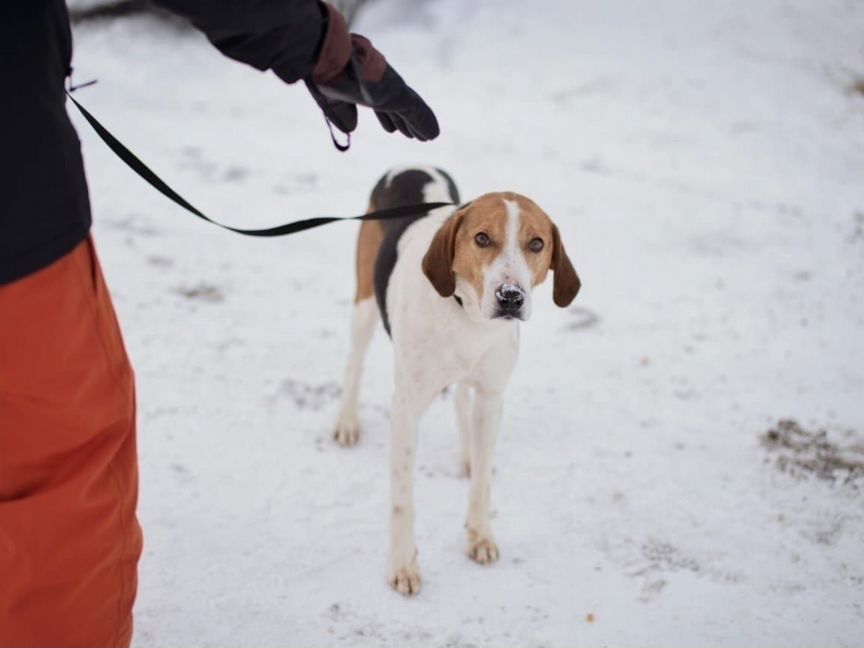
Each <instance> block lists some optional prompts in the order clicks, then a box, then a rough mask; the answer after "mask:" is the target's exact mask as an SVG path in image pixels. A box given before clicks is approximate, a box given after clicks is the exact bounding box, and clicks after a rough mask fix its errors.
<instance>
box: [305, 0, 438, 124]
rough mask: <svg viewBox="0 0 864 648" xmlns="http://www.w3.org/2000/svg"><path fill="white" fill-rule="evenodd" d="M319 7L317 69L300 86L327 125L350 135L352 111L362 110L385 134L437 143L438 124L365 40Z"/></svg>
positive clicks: (336, 15)
mask: <svg viewBox="0 0 864 648" xmlns="http://www.w3.org/2000/svg"><path fill="white" fill-rule="evenodd" d="M322 5H323V7H324V8H325V9H326V12H327V25H326V30H327V31H326V33H325V36H324V41H323V43H322V46H321V53H320V55H319V59H318V63H317V64H316V66H315V69H314V70H313V72H312V74H311V76H310V77H308V78H307V79H306V80H305V81H306V87H307V88H309V92H310V93H311V94H312V96H313V97H314V99H315V101H316V102H317V103H318V106H319V107H320V108H321V110H322V111H324V115H325V116H326V117H327V119H328V120H329V121H330V122H331V123H332V124H333V125H334V126H336V128H338V129H339V130H341V131H342V132H343V133H346V134H347V133H351V132H352V131H353V130H354V129H355V128H356V127H357V106H358V105H359V106H367V107H369V108H372V109H373V110H374V111H375V114H376V116H377V117H378V121H379V122H381V126H383V127H384V130H386V131H387V132H388V133H392V132H395V131H397V130H398V131H399V132H400V133H402V134H403V135H405V136H406V137H411V138H416V139H418V140H420V141H426V140H431V139H435V138H436V137H438V133H439V132H440V130H439V128H438V120H437V119H435V114H434V113H433V112H432V109H431V108H429V106H428V105H426V102H424V101H423V99H421V98H420V96H419V95H418V94H417V93H416V92H414V91H413V90H412V89H411V88H410V87H408V85H407V84H406V83H405V81H403V80H402V77H401V76H399V74H398V73H397V72H396V70H394V69H393V68H392V67H391V66H390V65H388V64H387V61H386V60H385V59H384V56H383V55H382V54H381V53H380V52H379V51H378V50H376V49H375V48H374V47H373V46H372V44H371V43H370V42H369V41H368V40H367V39H366V38H364V37H363V36H359V35H357V34H350V35H349V34H348V28H347V26H346V24H345V19H344V18H343V17H342V14H340V13H339V12H338V11H337V10H336V9H335V8H334V7H332V6H331V5H329V4H327V3H322Z"/></svg>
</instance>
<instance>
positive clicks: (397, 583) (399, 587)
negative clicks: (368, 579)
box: [390, 565, 420, 596]
mask: <svg viewBox="0 0 864 648" xmlns="http://www.w3.org/2000/svg"><path fill="white" fill-rule="evenodd" d="M390 585H391V586H392V587H393V589H395V590H396V591H397V592H399V593H400V594H401V595H402V596H414V595H415V594H417V593H418V592H419V591H420V570H419V569H417V565H409V566H408V567H402V568H400V569H396V570H394V572H393V574H392V575H391V576H390Z"/></svg>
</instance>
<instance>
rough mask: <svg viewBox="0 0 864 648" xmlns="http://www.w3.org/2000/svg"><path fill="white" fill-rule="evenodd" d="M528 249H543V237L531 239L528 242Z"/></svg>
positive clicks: (534, 250)
mask: <svg viewBox="0 0 864 648" xmlns="http://www.w3.org/2000/svg"><path fill="white" fill-rule="evenodd" d="M528 249H529V250H531V251H532V252H539V251H540V250H542V249H543V239H541V238H535V239H531V241H530V242H529V243H528Z"/></svg>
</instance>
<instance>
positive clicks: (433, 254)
mask: <svg viewBox="0 0 864 648" xmlns="http://www.w3.org/2000/svg"><path fill="white" fill-rule="evenodd" d="M462 216H463V211H457V212H456V213H455V214H453V215H452V216H451V217H450V218H448V219H447V220H446V221H444V224H443V225H442V226H441V227H440V228H439V229H438V231H437V232H435V237H434V238H433V239H432V243H430V244H429V249H428V250H426V254H425V256H424V257H423V274H425V275H426V278H427V279H429V281H430V282H431V283H432V285H433V286H434V287H435V290H436V291H438V294H439V295H441V296H442V297H451V296H452V295H453V293H454V292H456V275H455V274H454V273H453V257H454V256H455V254H456V233H457V232H458V231H459V225H461V224H462Z"/></svg>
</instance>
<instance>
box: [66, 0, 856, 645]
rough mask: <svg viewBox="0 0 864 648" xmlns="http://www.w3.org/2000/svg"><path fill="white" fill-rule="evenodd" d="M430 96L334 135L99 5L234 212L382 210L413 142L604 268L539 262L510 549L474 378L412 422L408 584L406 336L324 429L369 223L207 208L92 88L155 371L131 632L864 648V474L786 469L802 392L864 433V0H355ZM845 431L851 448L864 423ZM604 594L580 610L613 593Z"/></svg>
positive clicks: (137, 78) (82, 28)
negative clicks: (474, 428)
mask: <svg viewBox="0 0 864 648" xmlns="http://www.w3.org/2000/svg"><path fill="white" fill-rule="evenodd" d="M356 29H357V31H360V32H362V33H364V34H366V35H368V36H370V37H371V38H372V39H373V42H375V43H376V45H377V46H378V47H379V48H380V49H381V50H382V51H383V52H384V53H385V54H386V55H387V57H388V59H389V60H390V61H391V62H392V63H393V64H394V66H395V67H396V69H397V70H398V71H399V72H400V73H401V74H402V75H403V76H404V77H405V78H406V79H407V80H408V81H409V83H411V84H412V85H413V86H414V87H415V88H416V89H417V90H418V91H419V92H420V93H421V95H423V96H424V97H426V98H427V99H428V100H429V102H430V104H431V105H432V106H433V107H434V108H435V109H436V111H437V113H438V115H439V117H440V121H441V124H442V131H443V134H442V136H441V137H440V138H439V139H438V140H437V141H435V142H433V143H428V144H418V143H416V142H411V141H407V140H404V139H399V138H398V137H394V136H391V135H388V134H386V133H384V132H383V130H381V129H380V127H379V126H378V124H377V122H376V120H375V119H374V117H373V116H372V115H370V114H368V113H364V114H362V115H361V124H360V128H359V131H358V132H357V134H356V136H355V138H354V145H353V148H352V150H351V151H350V153H348V154H339V153H337V152H336V151H335V150H334V149H333V147H332V145H331V144H330V141H329V136H328V134H327V132H326V129H325V126H324V124H323V121H322V119H321V116H320V114H319V113H318V111H317V108H316V106H315V104H314V102H313V101H312V100H311V98H310V97H308V96H307V93H306V91H305V89H304V88H303V87H302V86H295V87H286V86H284V85H282V84H281V83H280V82H278V81H277V80H276V79H275V77H273V76H272V75H269V74H261V73H258V72H256V71H254V70H252V69H250V68H246V67H244V66H242V65H239V64H236V63H233V62H230V61H227V60H225V59H224V58H222V57H221V55H219V54H218V52H216V51H215V50H214V49H213V48H212V47H210V46H209V45H208V44H207V43H206V41H205V40H204V39H203V38H202V37H201V36H200V35H198V34H197V33H195V32H182V31H178V30H177V29H176V28H175V27H165V26H163V25H161V24H159V23H156V22H153V21H151V20H149V19H146V18H136V19H128V20H123V21H115V22H104V21H102V22H98V23H93V24H90V25H88V24H82V25H78V26H76V33H75V37H76V55H75V67H76V80H77V82H79V83H80V82H82V81H85V80H87V79H90V78H93V77H98V79H99V84H98V85H96V86H94V87H92V88H90V89H87V90H82V91H81V92H79V93H78V98H79V100H80V101H82V102H83V103H84V105H85V106H87V107H88V108H89V109H90V110H91V111H92V112H93V113H94V114H95V115H96V116H97V117H99V118H100V119H102V120H103V122H104V123H105V125H106V126H108V128H110V129H112V130H113V131H114V132H115V134H116V135H117V136H118V137H120V139H121V140H123V141H124V142H125V143H126V144H127V145H129V146H130V147H131V148H132V149H133V150H134V151H136V153H138V154H139V155H140V156H141V157H142V158H143V159H144V160H145V161H146V162H147V163H149V164H150V165H151V166H152V167H153V168H154V169H155V170H156V171H157V172H159V173H161V174H162V175H163V176H164V177H165V179H166V180H168V181H169V183H171V184H172V185H173V186H175V188H177V189H178V190H180V192H181V193H182V194H183V195H184V196H185V197H186V198H188V199H189V200H190V201H191V202H192V203H193V204H195V205H196V206H198V207H199V208H201V209H203V210H205V211H206V212H207V213H209V214H211V215H212V216H214V217H216V218H218V219H222V220H223V221H224V222H226V223H230V224H233V225H235V226H240V227H256V226H262V227H263V226H268V225H275V224H278V223H281V222H284V221H287V220H291V219H295V218H304V217H308V216H312V215H324V214H327V215H331V214H335V215H349V214H355V213H360V212H362V211H364V210H365V208H366V204H367V200H368V194H369V192H370V191H371V188H372V187H373V185H374V184H375V182H376V181H377V179H378V178H379V177H380V175H381V174H383V173H384V172H385V171H386V170H387V169H388V168H390V167H393V166H396V165H401V164H413V163H422V164H431V165H437V166H440V167H442V168H444V169H445V170H447V171H448V172H449V173H450V174H451V175H453V177H454V178H455V180H456V182H457V184H458V186H459V188H460V191H461V193H462V197H463V200H469V199H470V198H472V197H474V196H477V195H479V194H482V193H485V192H487V191H492V190H514V191H519V192H522V193H524V194H526V195H528V196H530V197H532V198H533V199H535V200H536V201H537V202H538V203H539V204H540V205H541V206H543V207H544V208H545V209H546V210H547V211H548V213H549V214H551V215H552V217H553V218H554V219H555V220H556V221H557V223H558V225H559V228H560V229H561V232H562V236H563V239H564V241H565V243H566V245H567V248H568V251H569V252H570V256H571V258H572V259H573V261H574V264H575V266H576V268H577V270H578V271H579V273H580V276H581V278H582V281H583V289H582V292H581V293H580V295H579V296H578V297H577V299H576V302H575V303H574V305H573V306H572V307H571V308H570V309H568V310H566V311H565V310H560V309H557V308H555V307H554V305H553V304H552V301H551V288H550V285H548V284H549V283H551V282H547V285H544V286H543V287H541V288H540V289H539V292H540V294H539V295H538V296H537V298H536V299H535V312H534V314H533V316H532V318H531V320H530V321H529V322H527V323H525V324H523V325H522V326H521V328H522V352H521V358H520V361H519V364H518V366H517V369H516V373H515V375H514V378H513V380H512V382H511V385H510V388H509V390H508V394H507V405H506V411H505V417H504V427H503V431H502V434H501V436H500V439H499V444H498V449H497V451H496V455H495V464H496V473H495V477H494V483H493V490H492V499H493V506H494V510H495V518H494V521H493V523H494V528H495V532H496V538H497V540H498V543H499V546H500V548H501V552H502V557H501V560H500V562H499V563H497V564H496V565H494V566H491V567H481V566H479V565H476V564H473V563H472V562H471V561H470V560H469V559H468V558H467V557H466V556H465V554H464V549H465V538H464V530H463V529H462V522H463V518H464V513H465V510H466V506H467V483H466V482H465V481H464V480H462V479H459V477H458V472H459V470H458V469H459V466H458V437H457V433H456V428H455V414H454V412H453V402H452V395H445V396H444V397H442V398H441V399H440V400H439V401H438V402H436V403H435V404H434V405H433V407H432V408H431V410H430V411H429V413H428V415H427V416H426V417H425V419H424V421H423V423H422V426H421V439H420V454H419V462H418V463H419V466H418V470H417V480H416V491H417V515H418V517H417V539H418V545H419V550H420V556H419V558H420V565H421V569H422V572H423V577H424V585H423V590H422V592H421V593H420V595H419V597H417V598H416V599H411V600H407V599H402V598H401V597H400V596H398V595H397V594H395V593H394V592H392V591H391V590H390V589H389V587H388V586H387V584H386V548H387V537H388V534H387V511H388V502H387V498H388V483H387V468H386V465H387V436H388V431H387V430H388V428H387V419H388V416H387V408H388V402H389V398H390V394H391V389H392V372H391V366H390V363H391V350H390V344H389V340H388V339H387V337H386V336H385V335H383V334H380V333H379V334H378V335H377V337H376V339H375V341H374V342H373V345H372V348H371V351H370V354H369V358H368V363H367V372H366V374H365V378H364V381H363V386H362V391H361V402H362V406H361V412H360V414H361V422H362V424H363V426H364V430H363V436H362V438H361V442H360V445H359V446H357V447H356V448H352V449H350V450H345V449H341V448H339V447H338V446H336V445H335V444H334V443H333V442H332V441H331V439H330V436H329V435H330V431H331V425H332V424H333V422H334V421H335V417H336V413H337V405H338V394H339V388H340V387H339V385H340V381H341V377H342V372H343V368H344V364H343V363H344V361H345V356H346V353H347V342H348V317H349V312H350V303H351V298H352V290H353V285H352V281H353V245H354V237H355V235H356V229H357V227H356V225H355V224H336V225H331V226H328V227H326V228H322V229H320V230H315V231H312V232H307V233H304V234H301V235H298V236H296V237H289V238H286V239H274V240H256V239H250V238H244V237H241V236H237V235H235V234H232V233H230V232H226V231H223V230H220V229H218V228H215V227H212V226H210V225H208V224H206V223H201V222H200V221H197V220H196V219H194V218H192V217H190V216H189V215H187V214H186V213H184V212H182V211H181V210H180V209H179V208H177V207H175V206H174V205H173V204H171V203H169V202H168V201H166V200H165V199H164V198H163V197H162V196H160V195H159V194H157V193H156V192H155V191H154V190H153V189H151V188H150V187H149V186H148V185H146V184H144V183H143V182H142V181H140V180H139V179H138V178H137V177H135V176H133V175H132V174H131V173H130V172H129V171H128V170H127V169H126V168H125V167H123V166H122V163H120V162H119V161H118V160H116V159H115V158H114V157H113V155H112V154H111V153H110V152H109V151H108V150H107V149H106V148H105V147H104V146H103V145H102V143H101V142H100V141H99V140H98V139H97V138H96V136H95V134H93V133H92V132H91V131H90V130H89V127H88V126H87V125H86V124H85V123H84V122H83V120H81V119H80V117H78V116H77V115H73V118H74V119H75V122H76V125H77V126H78V130H79V133H80V136H81V139H82V141H83V148H84V153H85V159H86V163H87V169H88V175H89V179H90V185H91V190H92V200H93V209H94V219H95V228H94V233H95V237H96V241H97V245H98V248H99V250H100V253H101V257H102V261H103V265H104V269H105V273H106V275H107V278H108V281H109V284H110V286H111V288H112V294H113V296H114V299H115V303H116V307H117V311H118V315H119V318H120V320H121V324H122V327H123V330H124V332H125V336H126V341H127V346H128V349H129V352H130V355H131V357H132V359H133V363H134V365H135V367H136V370H137V378H138V390H139V399H138V400H139V412H140V415H139V421H140V426H139V451H140V462H141V499H140V518H141V522H142V525H143V528H144V533H145V550H144V556H143V559H142V562H141V566H140V591H139V596H138V601H137V605H136V638H135V645H137V646H142V647H143V646H148V647H149V646H179V645H184V646H227V645H248V646H261V647H264V646H337V645H339V646H367V645H388V646H389V645H392V646H463V645H464V646H468V645H474V646H555V647H562V648H563V647H565V646H575V645H579V646H606V645H615V646H664V647H673V646H682V647H684V646H694V645H700V646H705V645H712V646H745V645H765V646H768V645H784V646H814V645H819V646H855V645H860V644H861V637H862V636H864V607H862V605H864V544H862V543H864V508H862V491H861V485H862V484H861V483H860V481H859V482H858V483H852V484H841V483H834V484H832V483H830V482H828V481H825V480H823V479H818V478H816V477H806V476H805V477H804V478H796V477H795V476H793V475H790V474H787V473H784V472H781V471H779V470H777V469H776V467H775V464H774V461H773V457H772V455H771V454H770V453H769V451H768V450H766V449H765V448H763V447H762V446H761V445H760V442H759V438H760V435H761V434H762V433H764V432H765V431H766V430H768V429H769V428H770V427H772V426H774V425H775V424H776V422H777V421H778V419H783V418H789V419H795V420H797V421H799V422H800V423H801V425H802V426H804V427H805V428H808V429H821V428H825V429H827V430H828V433H829V438H832V439H835V440H837V441H838V443H840V442H842V443H841V445H844V444H845V446H847V447H849V448H851V450H849V452H850V453H852V454H851V455H850V457H852V458H855V457H857V459H858V460H859V461H860V459H861V456H860V454H854V453H855V452H859V453H860V448H861V447H862V444H864V441H862V439H864V407H862V402H864V398H862V396H864V335H862V330H864V329H862V327H864V301H862V300H864V297H862V292H861V290H860V288H861V285H862V280H864V188H862V187H864V183H862V170H864V121H862V116H861V112H862V109H864V96H861V95H860V94H856V93H855V92H853V91H852V89H851V88H852V85H853V83H854V82H855V79H856V75H858V76H859V77H860V76H862V75H864V48H862V45H861V40H860V35H861V33H862V29H864V6H862V5H861V4H860V3H855V2H851V1H848V0H822V1H821V2H819V3H813V2H808V1H806V0H783V1H781V0H760V1H759V2H749V1H745V0H734V1H730V2H723V3H693V2H681V1H675V0H654V1H652V2H648V1H637V0H633V1H631V2H621V3H609V2H591V1H587V0H585V1H582V0H580V1H578V2H568V3H565V2H555V1H553V0H540V1H538V2H536V3H530V4H529V3H524V2H516V1H515V0H507V1H499V2H493V1H492V0H476V1H474V2H470V3H465V2H458V1H457V0H434V1H433V0H429V1H425V2H419V1H418V2H395V1H393V0H378V1H377V2H374V3H372V4H370V5H369V6H367V7H366V8H365V9H364V10H363V11H362V12H361V14H360V18H359V22H358V24H357V25H356ZM855 444H858V448H859V449H858V450H855ZM589 615H591V616H589Z"/></svg>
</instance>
